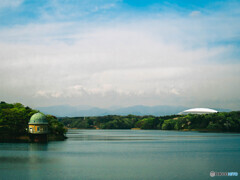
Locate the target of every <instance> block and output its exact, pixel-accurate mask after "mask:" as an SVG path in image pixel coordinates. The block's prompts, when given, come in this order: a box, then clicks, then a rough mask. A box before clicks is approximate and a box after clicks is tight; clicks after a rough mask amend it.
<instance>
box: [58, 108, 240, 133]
mask: <svg viewBox="0 0 240 180" xmlns="http://www.w3.org/2000/svg"><path fill="white" fill-rule="evenodd" d="M59 121H61V122H62V123H63V124H64V125H65V126H66V127H68V128H83V129H98V128H99V129H131V128H141V129H160V130H206V131H212V130H213V131H228V132H240V111H235V112H234V111H233V112H219V113H215V114H204V115H194V114H189V115H185V116H184V115H171V116H159V117H157V116H134V115H128V116H117V115H108V116H99V117H74V118H69V117H64V118H59Z"/></svg>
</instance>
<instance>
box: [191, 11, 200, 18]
mask: <svg viewBox="0 0 240 180" xmlns="http://www.w3.org/2000/svg"><path fill="white" fill-rule="evenodd" d="M200 14H201V12H200V11H192V12H191V13H190V16H193V17H194V16H199V15H200Z"/></svg>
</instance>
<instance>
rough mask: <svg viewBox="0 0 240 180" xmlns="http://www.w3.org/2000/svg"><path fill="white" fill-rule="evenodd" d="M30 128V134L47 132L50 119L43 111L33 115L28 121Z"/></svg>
mask: <svg viewBox="0 0 240 180" xmlns="http://www.w3.org/2000/svg"><path fill="white" fill-rule="evenodd" d="M28 130H29V131H28V132H29V133H30V134H47V133H48V121H47V119H46V116H45V115H44V114H42V113H36V114H34V115H32V117H31V118H30V121H29V123H28Z"/></svg>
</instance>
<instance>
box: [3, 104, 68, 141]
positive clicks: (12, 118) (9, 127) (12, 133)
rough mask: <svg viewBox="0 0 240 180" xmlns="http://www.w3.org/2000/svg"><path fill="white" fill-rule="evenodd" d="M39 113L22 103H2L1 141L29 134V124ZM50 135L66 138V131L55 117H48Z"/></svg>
mask: <svg viewBox="0 0 240 180" xmlns="http://www.w3.org/2000/svg"><path fill="white" fill-rule="evenodd" d="M37 112H39V111H37V110H34V109H31V108H30V107H25V106H23V105H22V104H20V103H15V104H8V103H5V102H1V103H0V139H1V138H2V139H3V138H5V139H6V138H14V137H19V136H24V135H27V134H28V131H27V128H28V122H29V120H30V118H31V116H32V115H33V114H35V113H37ZM46 118H47V120H48V123H49V131H50V135H55V136H64V134H65V133H66V129H65V128H64V125H63V124H62V123H61V122H59V121H58V119H57V118H56V117H55V116H51V115H46Z"/></svg>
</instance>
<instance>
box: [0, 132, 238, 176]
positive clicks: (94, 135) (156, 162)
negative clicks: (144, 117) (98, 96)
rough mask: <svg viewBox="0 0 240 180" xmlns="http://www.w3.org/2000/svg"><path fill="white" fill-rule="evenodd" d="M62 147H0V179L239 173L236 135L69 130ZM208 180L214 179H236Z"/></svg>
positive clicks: (7, 145)
mask: <svg viewBox="0 0 240 180" xmlns="http://www.w3.org/2000/svg"><path fill="white" fill-rule="evenodd" d="M67 136H68V137H69V138H68V139H67V140H66V141H59V142H49V143H48V144H28V143H0V179H1V180H2V179H7V180H9V179H92V180H101V179H104V180H108V179H111V180H123V179H124V180H125V179H129V180H142V179H144V180H154V179H157V180H159V179H167V180H169V179H183V180H186V179H194V180H198V179H199V180H202V179H212V178H211V177H210V176H209V173H210V171H217V172H238V173H239V172H240V134H227V133H198V132H178V131H152V130H69V132H68V134H67ZM238 178H240V177H239V176H238V177H214V179H238Z"/></svg>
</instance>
